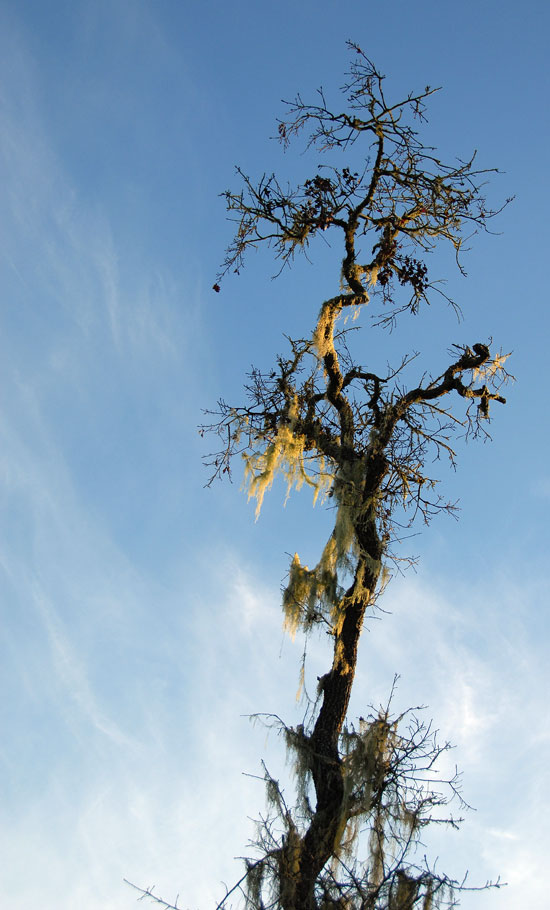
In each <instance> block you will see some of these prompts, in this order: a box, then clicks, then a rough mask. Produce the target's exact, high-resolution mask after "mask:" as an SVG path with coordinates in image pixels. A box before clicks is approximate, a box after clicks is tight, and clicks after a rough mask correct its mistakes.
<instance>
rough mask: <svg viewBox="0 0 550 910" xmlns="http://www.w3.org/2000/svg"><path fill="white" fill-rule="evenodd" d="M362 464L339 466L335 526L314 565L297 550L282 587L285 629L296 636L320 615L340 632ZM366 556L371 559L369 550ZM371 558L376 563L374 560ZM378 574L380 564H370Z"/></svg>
mask: <svg viewBox="0 0 550 910" xmlns="http://www.w3.org/2000/svg"><path fill="white" fill-rule="evenodd" d="M363 471H364V468H363V464H362V462H361V461H360V460H357V461H356V462H354V463H353V464H352V465H350V464H347V463H346V464H345V465H344V466H343V467H342V468H340V469H339V470H338V473H337V474H336V476H335V478H334V481H333V484H332V490H331V495H332V497H333V498H334V499H335V500H336V518H335V522H334V528H333V530H332V533H331V535H330V537H329V539H328V540H327V542H326V544H325V547H324V549H323V552H322V554H321V558H320V560H319V562H318V563H317V565H316V566H315V568H314V569H309V568H308V567H307V566H303V565H302V564H301V562H300V557H299V556H298V554H297V553H295V554H294V558H293V560H292V563H291V565H290V571H289V579H288V584H287V586H286V588H285V589H284V591H283V610H284V616H285V629H286V630H287V631H288V632H289V634H290V635H291V637H294V636H295V634H296V632H297V630H298V629H299V628H303V629H304V630H307V629H309V628H311V626H312V625H313V624H314V623H315V622H318V621H319V620H320V619H324V620H326V621H329V622H330V623H331V625H332V631H333V632H334V633H336V634H338V632H339V630H340V627H341V623H342V619H343V613H344V609H345V599H344V597H343V588H342V585H341V584H340V579H339V571H340V573H341V574H344V575H345V573H346V572H351V571H352V568H353V565H354V561H355V558H356V556H357V553H358V544H357V535H356V532H355V526H356V522H357V519H358V517H359V515H360V513H361V510H362V509H363V508H364V506H363V505H362V502H361V499H362V485H363ZM363 557H364V559H367V560H370V557H369V556H368V554H363ZM370 562H372V563H374V561H373V560H370ZM369 568H371V569H372V571H373V574H374V575H375V576H376V577H377V576H378V572H379V569H380V566H379V564H378V563H377V564H376V566H375V565H374V564H373V565H372V566H369Z"/></svg>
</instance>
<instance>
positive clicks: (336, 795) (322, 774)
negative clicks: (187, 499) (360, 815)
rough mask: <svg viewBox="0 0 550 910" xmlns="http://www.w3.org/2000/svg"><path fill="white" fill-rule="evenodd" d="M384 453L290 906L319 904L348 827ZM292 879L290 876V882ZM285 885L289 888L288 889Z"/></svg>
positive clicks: (332, 677) (318, 732) (317, 745)
mask: <svg viewBox="0 0 550 910" xmlns="http://www.w3.org/2000/svg"><path fill="white" fill-rule="evenodd" d="M386 471H387V463H386V461H385V459H384V458H383V457H379V456H374V457H373V458H372V459H371V461H370V465H369V469H368V471H367V476H366V481H365V485H364V488H363V495H362V500H363V503H364V504H365V508H364V509H363V510H361V514H362V515H363V517H362V518H360V519H359V520H358V521H357V523H356V528H355V531H356V536H357V541H358V544H359V548H360V553H361V556H360V557H359V559H358V564H357V568H356V571H355V577H354V580H353V583H352V585H351V586H350V588H349V590H348V591H347V592H346V594H345V596H344V598H343V602H342V603H343V605H344V606H343V609H344V611H345V612H344V619H343V621H342V624H341V626H340V627H339V628H338V629H337V631H336V633H335V636H334V658H333V664H332V668H331V670H330V671H329V672H328V673H327V674H326V675H325V676H323V677H322V679H321V680H320V686H321V689H322V704H321V707H320V710H319V714H318V717H317V720H316V722H315V726H314V728H313V732H312V733H311V736H310V737H309V748H310V750H311V751H310V768H311V774H312V778H313V784H314V787H315V796H316V806H315V813H314V816H313V818H312V820H311V823H310V825H309V828H308V829H307V831H306V833H305V835H304V836H303V838H302V841H301V845H300V850H299V862H298V863H296V864H294V868H293V872H292V873H291V878H292V883H291V887H290V888H289V889H288V896H286V895H285V896H283V895H282V898H283V899H282V905H283V908H284V910H315V908H316V906H317V904H316V900H315V882H316V881H317V878H318V876H319V873H320V872H321V870H322V869H323V867H324V866H325V864H326V863H327V862H328V860H329V859H330V857H331V856H332V855H334V852H335V848H336V847H337V840H338V839H339V838H340V837H341V835H342V834H343V831H344V829H345V822H346V821H347V819H346V818H345V815H344V812H345V806H344V798H345V788H344V772H343V767H342V759H341V756H340V750H339V740H340V735H341V733H342V729H343V726H344V722H345V718H346V714H347V710H348V705H349V700H350V696H351V690H352V686H353V681H354V678H355V670H356V667H357V653H358V646H359V638H360V636H361V632H362V629H363V621H364V618H365V612H366V610H367V608H368V607H369V606H370V605H371V604H372V603H373V598H374V595H375V592H376V588H377V584H378V579H379V576H380V571H381V562H380V560H381V556H382V551H383V545H382V542H381V540H380V537H379V534H378V529H377V526H376V518H375V514H374V508H373V507H372V502H373V496H374V494H375V493H376V491H377V490H378V489H379V486H380V483H381V481H382V479H383V477H384V475H385V474H386ZM289 884H290V882H289ZM284 890H285V891H286V890H287V889H284Z"/></svg>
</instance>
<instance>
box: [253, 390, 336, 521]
mask: <svg viewBox="0 0 550 910" xmlns="http://www.w3.org/2000/svg"><path fill="white" fill-rule="evenodd" d="M297 419H298V399H297V396H294V398H293V399H292V401H291V403H290V405H289V407H288V410H287V412H286V414H285V416H284V418H283V419H282V420H281V422H280V423H279V425H278V427H277V430H276V433H275V435H274V436H273V437H271V438H270V437H266V438H265V441H266V443H267V445H266V447H265V449H262V450H260V451H257V452H252V453H249V452H244V453H243V459H244V462H245V473H244V485H245V487H246V488H248V498H249V499H251V498H252V497H253V498H254V499H255V500H256V518H258V516H259V514H260V511H261V508H262V503H263V500H264V496H265V493H266V491H267V490H269V489H271V487H272V485H273V481H274V480H275V477H276V476H277V475H278V474H281V475H282V476H283V477H284V478H285V480H286V483H287V492H286V496H287V499H288V496H289V495H290V491H291V490H292V488H293V487H295V488H296V489H297V490H299V489H300V487H302V486H303V484H304V483H305V484H307V486H309V487H311V488H312V490H313V504H314V505H315V503H316V502H317V499H318V498H319V496H321V498H323V496H324V495H326V493H327V492H328V491H329V489H330V487H331V485H332V475H331V474H330V473H328V472H327V471H326V470H325V462H324V459H323V457H322V456H317V455H316V456H315V457H312V458H310V459H307V457H306V454H305V453H306V437H305V436H304V435H303V434H302V433H298V432H296V422H297ZM308 461H309V464H308Z"/></svg>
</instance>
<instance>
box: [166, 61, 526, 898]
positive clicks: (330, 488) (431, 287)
mask: <svg viewBox="0 0 550 910" xmlns="http://www.w3.org/2000/svg"><path fill="white" fill-rule="evenodd" d="M350 50H351V52H352V55H353V56H352V64H351V70H350V73H349V74H348V76H349V78H348V82H347V84H346V85H345V86H344V88H343V94H344V98H345V104H344V105H342V107H341V108H340V107H338V108H337V109H336V111H337V112H334V110H332V109H331V107H329V105H328V102H327V100H326V97H325V94H324V92H323V91H322V90H320V91H319V92H318V95H317V98H316V103H314V104H309V103H307V102H305V101H304V100H302V98H301V96H299V95H298V96H297V97H296V99H295V100H294V101H293V102H291V103H289V104H287V116H286V118H285V119H284V120H283V121H281V122H280V123H279V126H278V133H279V138H280V141H281V142H282V144H283V145H284V146H285V148H286V147H287V146H288V144H289V143H290V142H291V141H292V140H294V139H297V138H299V137H304V138H305V143H306V146H307V148H308V149H309V150H310V151H313V152H318V153H319V157H320V160H321V163H320V164H319V165H318V167H316V170H315V172H314V174H313V175H312V176H311V177H309V178H308V179H306V180H305V181H304V182H303V183H300V184H299V185H297V186H287V185H284V186H283V185H282V184H281V183H280V182H279V180H278V179H277V178H276V177H275V175H270V176H267V175H264V176H262V177H261V178H260V179H259V180H256V181H254V180H253V179H251V178H250V177H248V176H246V175H245V174H244V173H243V172H242V171H241V170H239V171H238V174H239V178H240V181H241V188H240V190H239V191H238V192H233V191H228V192H227V193H225V194H224V195H225V199H226V203H227V208H228V211H229V217H230V218H231V219H232V220H234V222H235V224H236V232H235V237H234V240H233V242H232V243H231V245H230V247H229V249H228V252H227V256H226V259H225V262H224V265H223V268H222V271H221V273H220V275H219V277H218V280H217V283H216V284H215V285H214V289H215V290H217V291H218V290H219V288H220V285H219V282H220V281H221V280H222V278H223V277H224V276H225V275H226V273H227V272H231V271H236V272H238V271H239V270H240V269H241V267H242V265H243V260H244V257H245V256H246V253H247V252H248V250H249V248H257V247H260V246H262V245H267V246H269V247H270V248H271V249H272V251H273V252H274V254H275V256H276V257H277V258H278V259H279V260H280V263H281V266H282V267H284V266H285V265H287V264H289V263H290V262H291V261H292V259H293V258H294V257H295V256H296V255H298V254H306V255H307V251H308V248H309V247H310V245H311V244H312V243H313V242H314V240H315V238H316V237H317V236H318V235H321V234H322V235H323V236H324V237H325V238H326V237H330V239H331V240H332V242H333V243H335V244H341V249H342V261H341V275H340V276H339V278H340V287H339V290H337V292H336V293H334V294H333V296H330V297H329V298H328V299H326V300H325V301H324V302H323V303H322V305H321V308H320V313H319V315H318V318H317V321H316V324H315V327H314V329H313V332H312V334H311V335H310V336H308V337H306V338H300V339H289V351H288V353H287V354H286V355H284V356H280V357H278V359H277V362H276V365H275V366H274V368H273V369H271V370H269V371H266V372H263V371H261V370H259V369H253V371H252V372H251V373H250V375H249V381H248V384H247V386H246V391H247V395H248V398H247V401H246V403H245V404H243V405H240V406H234V405H230V404H228V403H226V402H224V401H220V402H219V406H218V409H217V411H215V412H213V414H212V415H211V422H210V423H209V424H208V425H207V426H205V427H203V428H202V430H203V432H204V431H207V430H208V431H214V432H215V433H217V434H219V437H220V439H221V444H220V448H219V450H217V451H216V452H215V453H214V454H213V455H212V456H210V457H209V458H208V459H207V463H208V464H209V465H210V466H211V473H212V479H214V478H215V477H219V476H222V475H224V474H230V472H231V464H232V460H233V459H234V457H235V455H240V456H241V457H242V459H243V460H244V467H245V476H246V480H247V484H248V493H249V496H252V497H255V499H256V503H257V511H258V512H259V510H260V507H261V505H262V500H263V497H264V494H265V492H266V490H268V489H269V488H270V486H271V484H272V482H273V480H274V478H275V477H276V476H277V475H278V474H282V475H283V476H284V477H285V478H286V482H287V484H288V489H289V490H290V489H291V488H292V487H298V488H299V487H301V486H303V485H306V486H308V487H310V488H311V490H312V493H313V498H314V499H321V500H323V499H324V500H326V501H327V503H328V504H329V505H330V506H331V507H332V509H333V515H334V525H333V528H332V531H331V533H330V536H329V537H328V540H327V542H326V545H325V547H324V549H323V551H322V553H321V556H320V559H319V561H318V563H317V565H316V566H315V567H314V568H312V569H309V568H308V567H307V566H305V565H302V563H301V561H300V558H299V556H298V555H297V554H296V555H295V556H294V559H293V560H292V563H291V566H290V570H289V576H288V583H287V585H286V587H285V589H284V593H283V608H284V615H285V623H286V626H287V628H288V630H289V632H290V633H291V634H294V633H295V632H296V631H297V630H301V631H303V632H304V633H305V634H306V636H308V635H310V634H312V633H313V632H314V631H315V630H316V629H320V630H322V631H323V632H325V633H326V634H327V635H328V636H329V637H330V640H331V644H332V664H331V666H330V667H329V668H328V669H327V672H326V673H325V674H324V675H323V676H321V677H320V678H319V680H318V688H317V693H316V696H315V697H312V698H310V697H308V696H307V695H306V696H305V698H306V711H305V715H304V723H303V724H301V725H299V726H298V727H296V728H294V727H288V726H286V725H285V724H283V722H282V721H280V720H279V718H266V722H268V723H269V722H271V723H274V724H276V725H278V726H279V727H280V728H281V729H282V730H283V731H284V734H285V737H286V743H287V746H288V749H289V750H290V751H291V752H292V753H293V755H294V758H295V766H296V779H297V783H298V786H297V797H296V801H295V804H294V805H292V806H291V805H289V804H288V803H287V801H286V799H285V795H284V793H283V791H282V788H281V787H280V785H279V783H278V782H277V781H276V780H274V779H273V778H272V777H271V775H270V774H269V773H268V771H267V770H265V782H266V786H267V795H268V803H269V807H270V808H269V811H268V813H267V815H266V816H265V817H264V818H262V819H261V820H260V823H259V825H258V839H257V843H256V844H255V848H256V849H255V854H254V856H253V857H252V858H250V859H247V860H246V866H245V872H244V875H243V878H242V879H241V880H240V882H238V883H237V885H236V886H235V887H234V888H233V889H231V891H229V892H228V894H227V895H226V897H225V898H224V899H223V900H222V901H221V903H220V905H219V908H220V907H222V906H229V904H230V902H231V901H232V900H233V898H234V897H235V896H236V895H237V894H238V892H241V893H242V895H243V900H244V904H245V906H246V907H248V908H255V910H268V908H274V907H277V908H282V910H321V908H323V910H328V908H332V907H334V908H354V910H356V908H357V910H359V908H361V910H370V908H372V910H375V908H376V910H382V908H384V910H412V908H414V907H422V908H423V910H429V908H435V907H439V906H456V900H457V895H458V894H459V893H460V891H461V890H462V889H464V888H465V887H466V885H465V882H464V881H456V880H454V879H453V878H451V877H448V876H447V875H445V874H441V873H439V872H436V871H435V870H434V868H433V866H431V865H430V864H429V862H428V861H427V860H426V858H425V857H423V856H422V850H421V848H420V847H419V845H420V844H421V837H422V832H423V831H424V830H425V829H426V827H427V826H429V825H431V824H439V825H451V826H457V825H458V824H459V821H460V819H457V818H455V817H454V816H453V814H452V813H451V812H450V809H449V808H448V803H449V802H450V801H451V800H452V799H457V800H458V807H459V811H460V806H461V803H460V796H459V794H458V791H457V778H456V777H453V778H452V779H451V780H448V781H447V789H446V790H445V788H444V787H442V785H441V782H439V783H436V780H437V778H436V773H435V768H436V763H437V760H438V759H439V757H440V756H441V753H442V752H444V751H445V750H446V749H447V748H448V745H447V744H445V745H443V746H440V745H438V743H437V740H436V737H435V734H434V732H433V730H432V729H431V727H430V726H429V725H428V726H426V725H425V724H424V722H423V721H422V720H421V719H420V718H419V716H418V714H416V713H415V712H412V713H409V712H407V713H406V714H405V715H401V716H399V717H395V716H392V712H391V704H390V702H391V699H390V702H388V704H387V705H386V706H385V707H384V708H380V709H379V710H373V711H371V713H370V714H369V715H368V716H367V717H366V719H363V718H361V719H360V720H359V721H358V722H357V724H356V725H354V724H352V723H350V722H349V721H347V712H348V705H349V700H350V694H351V691H352V686H353V683H354V678H355V671H356V665H357V649H358V642H359V638H360V635H361V631H362V629H363V624H364V622H365V618H366V617H367V616H368V615H369V614H370V613H371V612H372V611H373V610H374V609H375V608H376V604H377V599H378V597H379V596H380V593H381V592H382V590H383V588H384V585H385V583H386V581H387V578H388V566H389V565H391V562H392V560H396V559H398V558H399V552H400V551H399V549H398V547H397V544H398V542H399V539H400V537H401V536H402V535H403V533H404V529H405V528H408V527H410V526H411V524H412V523H413V522H414V521H415V520H417V519H419V518H420V519H423V520H424V521H429V520H430V519H431V517H432V516H433V515H435V514H436V513H438V512H440V511H448V510H450V509H451V508H452V507H451V506H450V505H449V504H448V503H446V502H445V500H443V499H442V498H441V497H440V496H439V494H438V493H437V489H436V478H435V477H434V476H433V474H432V468H433V464H434V462H437V461H438V460H440V459H441V457H442V456H445V457H446V458H449V459H450V460H451V462H454V459H455V451H454V448H453V438H454V437H457V436H464V435H465V436H476V435H479V434H483V435H486V434H487V429H486V427H487V422H488V419H489V416H490V408H491V405H492V403H493V402H499V403H504V401H505V399H504V398H503V397H502V395H501V393H500V389H501V386H502V384H503V382H504V381H505V380H506V379H507V378H508V374H507V372H506V369H505V361H506V356H505V355H502V354H495V353H494V352H492V351H491V350H490V347H489V344H487V343H485V342H477V343H475V344H471V345H467V344H464V345H458V346H457V345H453V347H452V349H451V350H450V352H449V353H448V355H447V356H446V357H445V356H444V357H441V356H440V355H438V354H434V353H433V352H430V356H432V357H433V362H434V363H436V364H439V365H438V366H436V367H435V369H434V370H433V372H431V373H424V374H423V375H420V376H417V377H416V378H414V379H413V380H412V381H411V380H410V379H409V377H410V376H411V375H414V369H415V359H414V356H413V357H411V356H409V355H407V354H405V355H404V356H403V358H402V360H401V361H400V362H399V363H398V364H397V365H396V366H394V367H392V368H388V369H387V371H386V372H384V373H383V374H380V373H379V372H374V371H373V369H372V368H370V367H369V364H368V363H367V364H364V363H362V362H360V361H359V360H358V357H357V355H356V354H354V353H352V351H351V347H352V344H351V343H350V339H349V331H350V326H349V324H348V325H346V324H345V318H343V317H345V316H346V314H348V313H349V314H353V315H355V314H356V313H357V312H360V311H363V310H365V309H366V308H367V307H368V310H367V313H368V315H370V317H371V320H372V322H371V326H370V329H369V331H371V332H373V331H376V330H380V328H383V327H388V326H389V327H392V326H393V325H394V324H395V322H396V320H399V318H400V315H401V314H403V313H405V312H407V311H409V312H412V313H414V314H416V313H419V312H421V311H422V310H423V304H424V303H428V302H433V301H434V295H436V296H437V297H439V298H442V299H444V295H442V291H441V289H440V286H439V284H438V283H437V282H435V281H433V280H432V279H431V278H430V276H429V273H428V266H427V264H426V258H427V254H428V253H429V252H430V251H432V250H433V249H434V248H435V247H436V246H438V245H439V244H442V243H445V242H447V243H448V244H450V245H451V247H452V248H453V250H454V252H455V254H456V261H457V264H458V268H459V269H461V270H462V265H461V258H460V254H461V250H462V247H463V242H464V239H465V238H466V237H468V236H469V235H471V234H472V233H474V232H475V231H476V230H477V229H480V228H481V229H485V228H486V226H487V222H488V220H489V219H490V218H492V217H493V215H495V214H496V212H495V211H493V210H491V209H490V208H488V207H487V205H486V202H485V199H484V196H483V193H482V187H483V182H484V180H485V178H486V174H487V172H486V171H483V170H477V169H476V167H475V162H474V158H473V157H472V158H471V159H470V160H468V161H460V160H458V161H457V162H456V163H454V164H444V163H443V162H442V161H441V160H439V158H438V157H436V155H435V153H434V150H433V149H432V148H429V147H427V146H425V145H424V144H423V143H422V141H421V139H420V138H419V135H418V132H417V125H418V124H421V123H422V121H423V120H424V115H425V103H426V101H427V99H428V98H429V96H430V95H431V94H432V89H430V88H429V87H427V88H425V89H424V91H422V92H420V93H418V94H410V95H407V96H406V97H405V98H404V99H403V100H400V101H397V102H394V101H392V100H389V99H387V98H386V95H385V92H384V79H383V76H382V75H381V74H380V73H379V72H378V71H377V70H376V68H375V67H374V65H373V64H372V62H371V61H370V60H369V59H368V57H366V56H365V54H364V53H363V52H362V51H361V49H360V48H359V47H357V46H356V45H353V44H350ZM357 162H359V163H357ZM446 299H447V300H448V298H446ZM355 348H357V345H355ZM149 896H150V897H153V898H154V899H155V900H157V901H158V902H159V903H163V904H164V905H165V906H170V905H169V904H166V903H165V902H163V901H161V900H160V899H159V898H155V897H154V895H152V894H149Z"/></svg>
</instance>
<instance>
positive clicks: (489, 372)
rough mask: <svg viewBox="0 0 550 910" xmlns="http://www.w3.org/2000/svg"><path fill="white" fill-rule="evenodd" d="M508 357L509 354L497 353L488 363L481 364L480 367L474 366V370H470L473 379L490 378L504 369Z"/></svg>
mask: <svg viewBox="0 0 550 910" xmlns="http://www.w3.org/2000/svg"><path fill="white" fill-rule="evenodd" d="M509 357H510V354H497V356H496V357H494V358H493V359H492V360H490V361H489V362H488V363H486V364H483V366H481V367H476V369H475V370H472V379H473V381H474V382H476V381H477V380H478V379H491V378H492V377H493V376H495V375H496V374H497V373H499V372H501V371H502V370H503V369H504V364H505V363H506V361H507V360H508V358H509Z"/></svg>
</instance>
